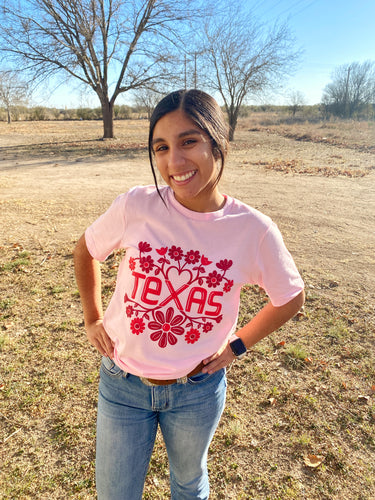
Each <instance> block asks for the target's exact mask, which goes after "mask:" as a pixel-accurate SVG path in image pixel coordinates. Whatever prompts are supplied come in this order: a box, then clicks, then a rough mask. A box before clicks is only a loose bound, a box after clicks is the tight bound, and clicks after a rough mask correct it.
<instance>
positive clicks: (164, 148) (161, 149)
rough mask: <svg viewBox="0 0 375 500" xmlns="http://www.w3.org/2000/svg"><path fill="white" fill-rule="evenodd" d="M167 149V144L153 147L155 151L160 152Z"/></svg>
mask: <svg viewBox="0 0 375 500" xmlns="http://www.w3.org/2000/svg"><path fill="white" fill-rule="evenodd" d="M166 150H167V146H163V145H162V146H158V147H157V148H155V153H159V152H162V151H166Z"/></svg>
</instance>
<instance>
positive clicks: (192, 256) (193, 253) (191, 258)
mask: <svg viewBox="0 0 375 500" xmlns="http://www.w3.org/2000/svg"><path fill="white" fill-rule="evenodd" d="M200 258H201V256H200V253H199V251H198V250H190V251H189V252H187V254H186V255H185V260H186V262H187V263H188V264H196V263H197V262H199V259H200Z"/></svg>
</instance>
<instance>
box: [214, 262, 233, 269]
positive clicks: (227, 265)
mask: <svg viewBox="0 0 375 500" xmlns="http://www.w3.org/2000/svg"><path fill="white" fill-rule="evenodd" d="M232 264H233V261H232V260H227V259H224V260H221V261H220V262H218V263H217V264H216V267H218V268H219V269H221V270H222V271H227V270H228V269H229V268H230V267H232Z"/></svg>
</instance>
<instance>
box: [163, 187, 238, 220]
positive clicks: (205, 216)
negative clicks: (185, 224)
mask: <svg viewBox="0 0 375 500" xmlns="http://www.w3.org/2000/svg"><path fill="white" fill-rule="evenodd" d="M166 189H167V197H168V202H169V203H170V204H171V205H172V206H173V208H175V209H176V210H177V211H178V212H180V213H181V214H182V215H184V216H185V217H188V218H189V219H194V220H213V219H219V218H221V217H222V216H223V215H224V214H225V213H226V212H227V210H228V208H229V205H230V203H231V198H230V197H229V196H228V195H226V194H223V196H224V198H225V203H224V206H223V207H222V208H220V210H215V211H214V212H195V211H194V210H190V209H189V208H186V207H184V206H183V205H181V203H180V202H179V201H177V200H176V198H175V196H174V192H173V190H172V189H171V188H170V187H169V186H166Z"/></svg>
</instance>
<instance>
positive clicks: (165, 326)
mask: <svg viewBox="0 0 375 500" xmlns="http://www.w3.org/2000/svg"><path fill="white" fill-rule="evenodd" d="M155 319H156V321H151V322H150V323H149V324H148V327H149V328H150V330H155V332H154V333H152V334H151V336H150V338H151V340H155V341H158V344H159V347H166V345H167V343H169V344H171V345H174V344H176V343H177V337H176V335H182V334H183V333H184V329H183V328H182V327H181V326H179V325H180V323H182V322H183V321H184V317H183V316H182V315H181V314H178V315H177V316H174V317H173V307H169V308H168V309H167V312H166V313H165V316H164V314H163V313H162V312H161V311H156V313H155Z"/></svg>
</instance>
